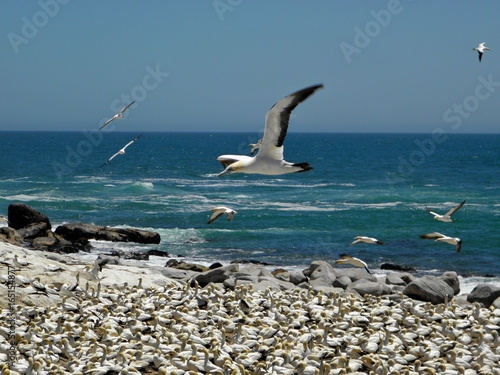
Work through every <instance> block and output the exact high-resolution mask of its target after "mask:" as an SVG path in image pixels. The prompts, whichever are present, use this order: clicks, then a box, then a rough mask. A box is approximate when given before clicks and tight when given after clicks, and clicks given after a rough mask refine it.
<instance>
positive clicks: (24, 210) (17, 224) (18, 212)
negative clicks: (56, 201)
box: [8, 203, 52, 229]
mask: <svg viewBox="0 0 500 375" xmlns="http://www.w3.org/2000/svg"><path fill="white" fill-rule="evenodd" d="M8 216H9V226H10V227H12V228H14V229H21V228H24V227H27V226H28V225H30V224H33V223H40V222H44V223H47V227H48V229H50V228H52V227H51V225H50V220H49V218H48V217H47V216H45V215H44V214H42V213H41V212H40V211H38V210H35V209H34V208H33V207H30V206H28V205H27V204H25V203H12V204H11V205H10V206H9V208H8Z"/></svg>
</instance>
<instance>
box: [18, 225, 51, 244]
mask: <svg viewBox="0 0 500 375" xmlns="http://www.w3.org/2000/svg"><path fill="white" fill-rule="evenodd" d="M17 233H19V234H20V235H21V236H22V237H23V238H24V239H25V240H29V239H33V238H37V237H49V233H50V234H52V232H51V231H50V228H49V224H47V223H46V222H45V221H40V222H37V223H31V224H28V225H27V226H25V227H23V228H20V229H18V230H17Z"/></svg>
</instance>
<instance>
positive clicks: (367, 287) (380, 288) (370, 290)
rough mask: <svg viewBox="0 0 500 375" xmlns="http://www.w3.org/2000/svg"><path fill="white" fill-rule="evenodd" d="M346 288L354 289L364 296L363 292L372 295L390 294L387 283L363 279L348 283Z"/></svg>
mask: <svg viewBox="0 0 500 375" xmlns="http://www.w3.org/2000/svg"><path fill="white" fill-rule="evenodd" d="M347 290H354V291H356V292H358V293H359V294H360V295H361V296H364V295H365V294H369V295H373V296H381V295H384V294H391V288H390V287H389V286H388V285H386V284H382V283H378V282H374V281H369V280H363V279H360V280H358V281H356V282H354V283H352V284H350V285H349V286H348V287H347Z"/></svg>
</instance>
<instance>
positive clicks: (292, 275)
mask: <svg viewBox="0 0 500 375" xmlns="http://www.w3.org/2000/svg"><path fill="white" fill-rule="evenodd" d="M288 281H290V282H291V283H292V284H294V285H299V284H300V283H303V282H306V281H307V277H306V276H305V275H304V273H303V272H302V271H290V272H289V280H288Z"/></svg>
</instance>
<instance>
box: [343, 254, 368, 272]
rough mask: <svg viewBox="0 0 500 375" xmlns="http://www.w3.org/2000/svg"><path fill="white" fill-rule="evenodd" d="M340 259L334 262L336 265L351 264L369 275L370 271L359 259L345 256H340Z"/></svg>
mask: <svg viewBox="0 0 500 375" xmlns="http://www.w3.org/2000/svg"><path fill="white" fill-rule="evenodd" d="M340 258H341V259H337V260H336V261H335V263H336V264H345V263H347V264H351V265H353V266H355V267H361V268H364V269H365V270H366V272H368V273H370V274H371V272H370V270H369V269H368V265H367V264H366V263H365V262H363V261H362V260H361V259H359V258H354V257H352V256H350V255H347V254H340Z"/></svg>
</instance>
